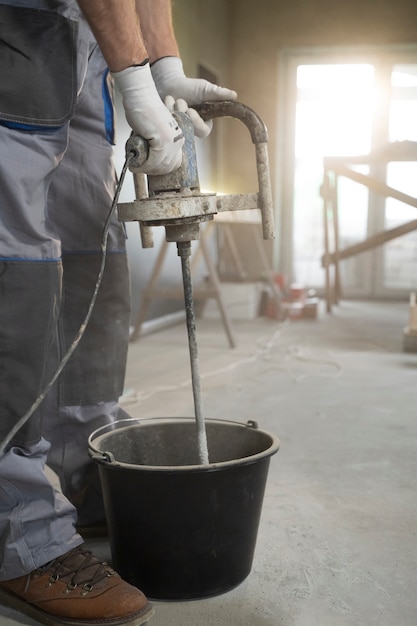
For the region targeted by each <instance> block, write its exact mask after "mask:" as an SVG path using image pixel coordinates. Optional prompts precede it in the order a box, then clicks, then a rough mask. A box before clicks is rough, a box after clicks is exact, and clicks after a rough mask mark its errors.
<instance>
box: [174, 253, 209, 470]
mask: <svg viewBox="0 0 417 626" xmlns="http://www.w3.org/2000/svg"><path fill="white" fill-rule="evenodd" d="M177 248H178V256H180V257H181V269H182V284H183V287H184V302H185V315H186V320H187V331H188V348H189V351H190V364H191V380H192V386H193V396H194V411H195V418H196V422H197V434H198V457H199V461H200V463H202V464H208V463H209V453H208V447H207V434H206V427H205V423H204V414H203V400H202V395H201V378H200V365H199V360H198V349H197V337H196V327H195V315H194V302H193V288H192V280H191V266H190V256H191V242H190V241H179V242H178V243H177Z"/></svg>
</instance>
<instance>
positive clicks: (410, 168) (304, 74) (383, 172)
mask: <svg viewBox="0 0 417 626" xmlns="http://www.w3.org/2000/svg"><path fill="white" fill-rule="evenodd" d="M284 57H285V58H284V66H282V69H283V72H282V75H283V77H284V84H282V86H283V87H284V93H285V94H286V96H285V98H286V101H285V102H284V103H282V104H283V105H284V107H283V110H284V111H285V115H284V117H285V120H286V122H287V123H286V125H285V128H284V127H283V124H282V123H281V125H280V129H281V131H282V133H281V137H282V139H283V151H285V158H283V156H284V154H281V158H279V159H278V161H279V162H282V161H285V165H284V168H283V169H282V170H281V172H280V176H279V178H280V180H281V190H282V194H281V223H282V232H283V238H284V239H285V240H286V242H285V243H284V245H283V246H282V250H281V258H280V261H281V266H282V267H284V268H285V273H286V274H287V276H290V277H291V280H292V281H294V282H299V283H301V284H303V285H305V286H308V287H314V288H316V289H319V290H320V289H321V288H323V286H324V272H323V269H322V267H321V257H322V254H323V249H324V245H323V201H322V198H321V196H320V186H321V183H322V180H323V157H324V156H346V157H349V156H355V155H364V154H368V153H369V152H370V151H371V150H374V149H376V148H378V147H381V146H384V145H386V144H387V143H388V142H394V141H405V140H407V141H415V142H417V47H416V48H414V49H410V48H407V50H404V49H401V50H365V51H354V52H352V51H350V52H348V53H345V54H341V53H340V52H337V53H336V52H335V51H326V52H323V51H322V52H321V53H317V52H314V53H308V52H307V51H302V52H292V53H291V52H288V53H286V55H284ZM287 157H288V158H287ZM416 158H417V156H416ZM360 171H361V172H362V173H364V174H367V173H369V167H368V166H361V168H360ZM372 174H373V175H377V176H378V178H380V179H381V180H382V181H383V182H386V183H387V184H388V185H390V186H392V187H394V188H396V189H398V190H400V191H402V192H405V193H407V194H409V195H412V196H415V197H417V161H416V162H414V161H411V162H410V161H408V162H395V163H389V164H387V165H384V166H382V167H381V166H380V167H379V169H378V171H377V172H375V171H372ZM338 201H339V215H340V224H339V225H340V247H341V248H344V247H347V246H350V245H352V244H355V243H358V242H360V241H362V240H363V239H365V238H366V237H369V236H371V235H373V234H375V233H377V232H380V231H381V230H384V229H387V228H393V227H394V226H398V225H400V224H402V223H404V222H407V221H410V220H412V219H416V217H417V214H416V210H415V209H414V208H412V207H410V206H407V205H405V204H403V203H400V202H399V201H396V200H393V199H387V200H386V199H385V198H383V197H378V196H377V195H376V194H373V193H371V192H369V191H368V189H367V188H366V187H364V186H363V185H359V184H358V183H354V182H353V181H350V180H348V179H344V178H340V179H339V193H338ZM416 261H417V232H412V233H409V234H408V235H406V236H404V237H401V238H398V239H395V240H393V241H391V242H389V243H388V244H386V245H385V246H383V247H381V248H376V249H374V250H373V251H372V252H366V253H363V254H360V255H358V256H355V257H352V258H350V259H346V260H345V261H343V263H342V265H341V272H342V286H343V293H344V295H345V296H361V297H382V296H383V297H397V296H399V297H403V296H404V294H406V293H409V292H410V290H413V289H416V288H417V273H416V271H415V269H416Z"/></svg>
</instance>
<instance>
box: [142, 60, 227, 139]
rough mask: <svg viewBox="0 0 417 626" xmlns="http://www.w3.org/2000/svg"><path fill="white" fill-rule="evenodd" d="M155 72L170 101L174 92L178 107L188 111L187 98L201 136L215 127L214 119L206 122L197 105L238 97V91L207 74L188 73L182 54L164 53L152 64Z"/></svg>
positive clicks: (163, 95)
mask: <svg viewBox="0 0 417 626" xmlns="http://www.w3.org/2000/svg"><path fill="white" fill-rule="evenodd" d="M151 72H152V76H153V79H154V81H155V85H156V88H157V90H158V93H159V95H160V96H161V98H162V100H165V101H166V97H167V96H172V98H173V99H174V100H175V101H176V102H178V101H179V102H181V108H178V104H176V105H175V108H174V110H180V111H184V104H183V103H184V101H185V103H186V104H187V108H186V110H185V111H184V112H186V113H188V115H189V116H190V118H191V120H192V122H193V124H194V132H195V134H196V136H197V137H207V135H208V134H209V133H210V131H211V128H212V121H211V120H209V121H208V122H205V121H204V120H203V119H202V118H201V117H200V115H199V114H198V113H197V111H196V110H195V109H193V108H192V107H193V105H195V104H203V102H215V101H220V100H236V98H237V93H236V92H235V91H232V90H231V89H226V88H225V87H219V86H218V85H214V84H213V83H210V82H208V81H207V80H204V79H203V78H188V77H187V76H186V75H185V74H184V69H183V66H182V61H181V59H180V58H178V57H163V58H162V59H159V60H158V61H155V63H153V64H152V67H151Z"/></svg>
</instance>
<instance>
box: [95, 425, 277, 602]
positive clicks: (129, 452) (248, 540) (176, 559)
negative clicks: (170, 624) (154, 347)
mask: <svg viewBox="0 0 417 626" xmlns="http://www.w3.org/2000/svg"><path fill="white" fill-rule="evenodd" d="M206 431H207V442H208V449H209V455H210V463H209V464H208V465H199V461H198V451H197V444H196V424H195V421H194V419H191V418H157V419H147V420H121V421H118V422H116V424H113V425H112V426H105V427H102V428H99V429H98V430H96V431H94V433H93V434H92V435H91V437H90V439H89V449H90V454H91V456H92V458H93V459H94V460H95V461H96V462H97V463H98V467H99V472H100V479H101V484H102V488H103V494H104V503H105V507H106V515H107V521H108V524H109V535H110V544H111V551H112V559H113V566H114V567H115V569H116V570H117V571H118V572H119V574H120V575H121V576H122V577H123V578H124V579H125V580H127V581H128V582H130V583H132V584H134V585H136V586H138V587H139V588H140V589H141V590H142V591H143V592H144V593H145V594H146V595H147V596H148V597H150V598H155V599H165V600H189V599H195V598H203V597H209V596H213V595H217V594H220V593H223V592H225V591H227V590H229V589H232V588H233V587H235V586H236V585H238V584H239V583H241V582H242V581H243V580H244V579H245V578H246V577H247V575H248V574H249V572H250V570H251V567H252V561H253V555H254V550H255V543H256V538H257V533H258V526H259V518H260V514H261V509H262V503H263V497H264V490H265V484H266V479H267V474H268V469H269V462H270V457H271V456H272V455H273V454H275V453H276V452H277V451H278V449H279V439H278V438H277V437H275V436H274V435H271V434H269V433H267V432H265V431H262V430H259V429H258V428H257V426H256V424H255V423H254V422H249V423H248V424H240V423H237V422H230V421H222V420H206Z"/></svg>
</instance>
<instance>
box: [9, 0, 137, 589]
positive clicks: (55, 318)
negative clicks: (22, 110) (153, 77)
mask: <svg viewBox="0 0 417 626" xmlns="http://www.w3.org/2000/svg"><path fill="white" fill-rule="evenodd" d="M0 4H5V3H4V2H2V1H1V0H0ZM7 4H12V5H15V6H18V7H22V6H25V7H27V6H34V7H35V8H41V9H42V8H50V5H51V4H52V5H54V4H55V5H56V6H57V7H58V10H59V11H60V12H62V13H64V14H65V15H67V16H69V17H71V18H72V19H76V20H79V33H78V44H77V47H78V50H77V57H78V58H77V81H78V84H77V89H78V91H77V102H76V109H75V114H74V116H73V118H72V119H71V121H70V122H68V123H65V124H64V125H62V126H60V127H59V128H56V129H53V130H51V129H45V130H39V129H35V130H33V129H29V130H28V129H23V130H22V129H16V128H10V127H6V126H4V125H0V440H1V439H2V438H3V437H4V436H5V435H6V434H7V432H8V431H9V429H10V427H11V426H13V424H14V423H16V420H17V419H18V418H19V417H21V416H22V415H23V414H24V413H25V412H26V411H27V410H28V408H29V407H30V406H31V405H32V403H33V401H34V400H35V399H36V398H37V396H38V394H39V393H40V391H41V390H42V389H43V387H44V386H45V384H46V383H47V382H48V380H49V378H50V376H51V373H52V372H53V371H54V370H55V368H56V365H57V363H58V361H59V358H60V356H62V354H63V353H64V352H65V351H66V349H67V348H68V346H69V345H70V344H71V343H72V340H73V338H74V337H75V335H76V333H77V331H78V328H79V326H80V324H81V322H82V321H83V319H84V316H85V313H86V311H87V308H88V304H89V302H90V299H91V296H92V293H93V289H94V285H95V282H96V278H97V274H98V270H99V266H100V262H101V239H102V230H103V226H104V222H105V219H106V217H107V214H108V211H109V208H110V206H111V201H112V198H113V194H114V186H115V175H114V168H113V165H112V161H111V156H112V147H111V144H110V142H109V136H108V133H107V134H106V124H105V122H106V118H107V119H108V117H109V113H110V111H109V109H108V108H106V107H105V105H104V102H105V100H106V98H105V97H104V98H103V94H104V95H106V94H107V93H108V92H107V91H106V80H105V76H106V66H105V63H104V60H103V58H102V56H101V53H100V51H99V49H98V47H97V45H96V43H95V41H94V38H93V36H92V34H91V31H90V30H89V28H88V26H87V25H86V23H85V21H84V20H83V19H82V18H80V16H79V11H78V7H77V5H76V3H75V2H74V1H73V0H68V1H66V0H57V2H55V3H54V2H51V1H50V0H33V2H30V0H26V1H22V0H16V1H15V2H13V0H12V1H9V2H8V3H7ZM22 97H25V94H22ZM45 98H47V94H45ZM108 126H109V125H108V124H107V127H108ZM128 327H129V277H128V270H127V259H126V250H125V237H124V231H123V228H122V227H121V225H120V224H119V223H118V222H117V218H115V219H114V220H113V223H112V226H111V228H110V232H109V237H108V256H107V261H106V269H105V273H104V277H103V282H102V286H101V288H100V291H99V294H98V299H97V304H96V307H95V309H94V313H93V316H92V319H91V321H90V324H89V326H88V327H87V330H86V332H85V335H84V336H83V338H82V340H81V343H80V344H79V346H78V348H77V349H76V352H75V353H74V355H73V356H72V357H71V360H70V361H69V363H68V364H67V366H66V368H65V369H64V372H63V374H62V375H61V377H60V380H59V384H57V385H56V386H55V388H53V389H52V391H51V393H50V394H49V396H48V397H47V398H46V400H45V401H44V402H43V403H42V404H41V406H40V407H39V409H37V411H36V412H35V414H34V415H33V417H32V418H31V419H30V421H29V422H28V424H27V425H26V427H24V428H23V429H22V430H21V431H20V432H19V433H18V434H17V436H16V437H15V438H14V440H13V442H12V444H11V445H10V446H9V448H8V450H7V452H6V453H5V454H4V455H3V456H2V457H1V458H0V580H6V579H10V578H14V577H18V576H21V575H23V574H25V573H28V572H30V571H32V570H33V569H35V568H37V567H39V566H41V565H43V564H44V563H45V562H47V561H49V560H51V559H53V558H55V557H57V556H60V555H61V554H64V553H65V552H67V551H68V550H70V549H71V548H73V547H75V546H77V545H79V544H80V543H81V542H82V539H81V537H80V536H79V535H78V534H77V533H76V531H75V528H74V524H75V522H76V519H77V513H78V522H79V523H81V524H88V523H91V522H94V521H97V519H100V518H102V517H103V515H104V512H103V505H102V498H101V493H100V488H99V484H98V479H97V471H96V468H95V467H94V466H92V465H91V463H90V462H89V459H88V453H87V437H88V435H89V434H90V433H91V432H92V431H93V430H94V429H95V428H97V427H98V426H99V425H101V424H103V423H107V422H110V421H113V420H114V419H116V418H117V417H118V415H119V408H118V405H117V401H118V397H119V395H120V393H121V391H122V388H123V378H124V372H125V363H126V352H127V342H128ZM46 462H47V463H48V464H49V465H50V466H51V467H52V468H53V469H54V470H55V472H56V473H57V475H58V477H59V479H60V481H61V486H62V491H63V494H62V493H60V491H57V490H56V489H54V488H53V487H52V485H51V484H50V483H49V481H48V479H47V477H46V475H45V472H44V467H45V463H46Z"/></svg>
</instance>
